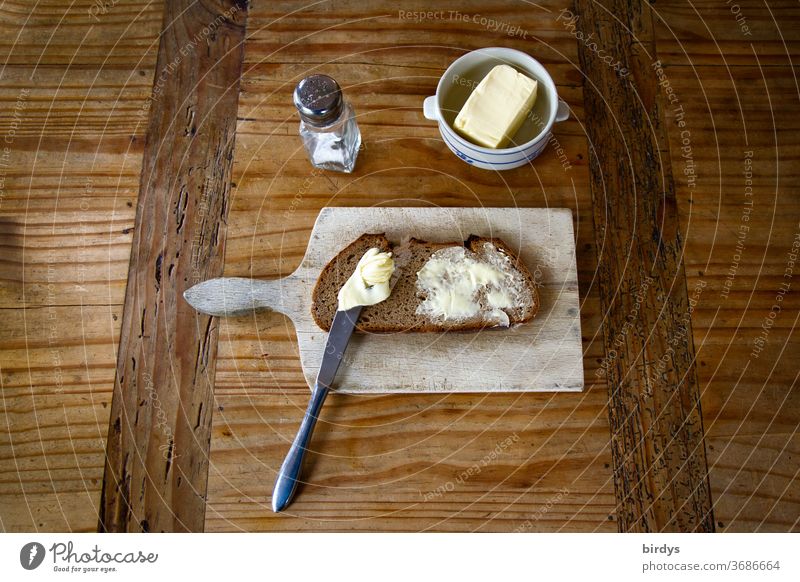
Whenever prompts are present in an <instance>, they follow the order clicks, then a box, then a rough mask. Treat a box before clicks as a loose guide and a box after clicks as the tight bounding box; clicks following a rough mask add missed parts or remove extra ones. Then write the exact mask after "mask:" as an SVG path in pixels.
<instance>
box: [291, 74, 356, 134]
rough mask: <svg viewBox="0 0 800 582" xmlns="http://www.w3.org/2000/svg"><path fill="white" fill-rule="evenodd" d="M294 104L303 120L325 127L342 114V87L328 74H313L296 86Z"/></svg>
mask: <svg viewBox="0 0 800 582" xmlns="http://www.w3.org/2000/svg"><path fill="white" fill-rule="evenodd" d="M294 105H295V107H297V111H299V112H300V117H301V118H302V119H303V121H305V122H306V123H309V124H311V125H314V126H316V127H324V126H326V125H329V124H331V123H333V122H334V121H336V120H337V119H339V116H341V114H342V111H343V109H344V98H343V97H342V89H341V87H339V83H337V82H336V81H335V80H334V79H332V78H331V77H329V76H328V75H311V76H309V77H306V78H305V79H303V80H302V81H300V82H299V83H298V84H297V87H295V89H294Z"/></svg>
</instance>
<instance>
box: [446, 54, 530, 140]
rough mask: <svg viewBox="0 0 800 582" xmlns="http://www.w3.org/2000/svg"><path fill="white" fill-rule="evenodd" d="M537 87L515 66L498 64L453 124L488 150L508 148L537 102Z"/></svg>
mask: <svg viewBox="0 0 800 582" xmlns="http://www.w3.org/2000/svg"><path fill="white" fill-rule="evenodd" d="M538 86H539V82H538V81H536V80H535V79H531V78H530V77H526V76H525V75H523V74H522V73H520V72H518V71H517V70H516V69H514V68H513V67H510V66H508V65H497V66H496V67H495V68H493V69H492V70H491V71H489V74H488V75H486V77H484V78H483V80H482V81H481V82H480V83H478V86H477V87H476V88H475V90H474V91H473V92H472V94H471V95H470V96H469V99H467V102H466V103H464V107H462V108H461V111H460V112H459V114H458V116H457V117H456V121H455V123H454V124H453V125H454V126H455V129H456V131H458V132H459V133H460V134H461V135H463V136H464V137H466V138H467V139H470V140H472V141H473V142H475V143H476V144H478V145H482V146H484V147H487V148H501V147H505V146H506V145H507V144H508V143H509V142H510V141H511V139H512V138H513V137H514V134H515V133H517V131H518V130H519V128H520V126H521V125H522V122H523V121H525V116H526V115H528V113H529V112H530V110H531V108H532V107H533V104H534V103H535V102H536V90H537V88H538ZM515 145H517V144H515Z"/></svg>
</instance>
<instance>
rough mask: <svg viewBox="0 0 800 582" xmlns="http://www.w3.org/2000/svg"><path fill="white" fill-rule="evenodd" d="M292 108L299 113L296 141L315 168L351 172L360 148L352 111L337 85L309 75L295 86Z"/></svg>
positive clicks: (317, 76) (322, 76) (322, 77)
mask: <svg viewBox="0 0 800 582" xmlns="http://www.w3.org/2000/svg"><path fill="white" fill-rule="evenodd" d="M294 105H295V107H297V111H299V112H300V137H302V138H303V145H304V146H305V147H306V152H307V153H308V159H309V160H310V161H311V164H312V165H313V166H314V167H315V168H322V169H324V170H335V171H337V172H347V173H350V172H352V171H353V168H354V167H355V165H356V158H357V157H358V148H359V147H360V146H361V132H359V130H358V124H357V123H356V118H355V111H354V110H353V106H352V105H350V103H348V102H347V101H346V100H345V99H344V96H343V95H342V89H341V88H340V87H339V84H338V83H337V82H336V81H335V80H334V79H332V78H331V77H329V76H327V75H311V76H310V77H306V78H305V79H303V80H302V81H300V82H299V83H298V84H297V87H295V90H294Z"/></svg>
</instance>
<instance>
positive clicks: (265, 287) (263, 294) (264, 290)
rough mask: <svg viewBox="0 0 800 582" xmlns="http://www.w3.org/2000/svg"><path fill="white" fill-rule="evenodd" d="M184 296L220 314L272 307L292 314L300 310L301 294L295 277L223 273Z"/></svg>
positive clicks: (232, 313)
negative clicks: (295, 282)
mask: <svg viewBox="0 0 800 582" xmlns="http://www.w3.org/2000/svg"><path fill="white" fill-rule="evenodd" d="M183 297H184V298H185V299H186V301H187V302H188V303H189V304H190V305H191V306H192V307H194V308H195V309H197V310H198V311H201V312H203V313H207V314H208V315H216V316H218V317H228V316H235V315H242V314H245V313H248V312H252V311H253V310H254V309H271V310H273V311H277V312H279V313H283V314H284V315H288V316H289V317H291V316H292V315H294V314H295V313H296V312H297V310H298V296H297V290H296V287H295V285H293V281H292V277H286V278H283V279H269V280H266V281H264V280H260V279H245V278H242V277H220V278H218V279H209V280H208V281H203V282H202V283H198V284H197V285H195V286H194V287H191V288H190V289H187V290H186V291H185V292H184V294H183Z"/></svg>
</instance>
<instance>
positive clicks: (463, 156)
mask: <svg viewBox="0 0 800 582" xmlns="http://www.w3.org/2000/svg"><path fill="white" fill-rule="evenodd" d="M442 139H443V140H444V142H445V143H446V144H447V145H448V146H449V147H450V149H452V150H454V151H456V152H457V154H456V155H457V156H458V157H459V158H461V159H463V160H464V161H465V162H468V163H473V162H474V163H478V164H487V165H494V166H507V165H509V164H519V163H520V162H522V163H525V162H530V161H531V160H532V159H534V158H536V157H537V156H538V155H539V154H540V153H541V151H542V149H543V148H541V149H539V150H538V151H536V152H534V153H532V154H529V155H526V156H523V157H521V158H517V159H516V160H512V161H510V162H487V161H485V160H479V159H477V158H473V157H472V156H468V155H467V154H465V153H464V152H462V151H461V150H460V149H458V147H457V146H456V145H454V144H453V143H451V142H450V140H448V139H447V138H446V137H445V136H444V134H442ZM518 153H522V152H518ZM459 154H460V155H459Z"/></svg>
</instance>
